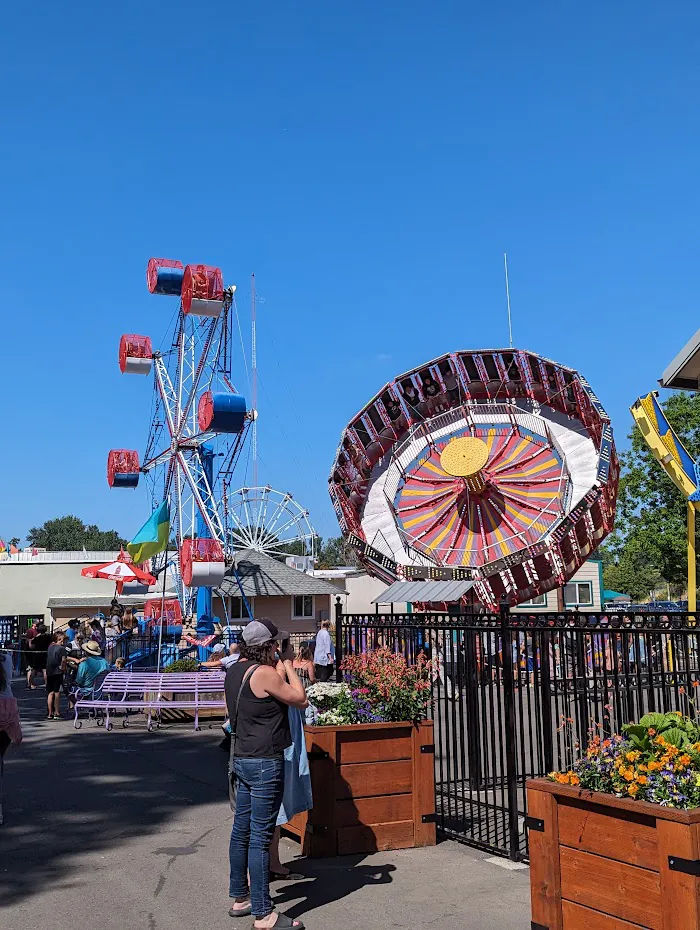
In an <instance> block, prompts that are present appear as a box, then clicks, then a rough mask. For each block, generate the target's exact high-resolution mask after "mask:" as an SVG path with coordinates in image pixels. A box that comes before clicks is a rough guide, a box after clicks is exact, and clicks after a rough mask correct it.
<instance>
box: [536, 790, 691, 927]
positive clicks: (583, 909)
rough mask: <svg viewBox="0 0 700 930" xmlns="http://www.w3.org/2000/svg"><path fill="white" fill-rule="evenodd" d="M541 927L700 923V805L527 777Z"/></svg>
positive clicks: (539, 923)
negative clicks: (684, 806)
mask: <svg viewBox="0 0 700 930" xmlns="http://www.w3.org/2000/svg"><path fill="white" fill-rule="evenodd" d="M527 806H528V820H527V825H528V827H529V840H530V887H531V893H532V930H545V928H547V930H579V928H581V930H584V928H585V930H640V928H649V930H693V928H700V808H695V809H692V810H676V809H674V808H669V807H662V806H661V805H659V804H650V803H648V802H646V801H634V800H632V799H627V798H617V797H615V796H614V795H609V794H599V793H597V792H592V791H588V790H585V789H581V788H575V787H571V786H568V785H559V784H555V783H553V782H550V781H546V780H544V779H537V780H534V781H530V782H528V783H527Z"/></svg>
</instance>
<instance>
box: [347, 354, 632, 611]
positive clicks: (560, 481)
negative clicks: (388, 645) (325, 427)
mask: <svg viewBox="0 0 700 930" xmlns="http://www.w3.org/2000/svg"><path fill="white" fill-rule="evenodd" d="M618 477H619V466H618V461H617V456H616V453H615V446H614V442H613V435H612V428H611V426H610V419H609V417H608V416H607V414H606V413H605V411H604V409H603V407H602V405H601V404H600V401H599V400H598V398H597V397H596V395H595V394H594V393H593V391H592V389H591V387H590V386H589V384H588V382H587V381H586V380H585V379H584V378H583V377H581V375H579V374H578V373H577V372H576V371H574V370H573V369H571V368H567V367H565V366H563V365H559V364H557V363H555V362H552V361H550V360H548V359H545V358H542V357H540V356H538V355H534V354H533V353H531V352H523V351H519V350H516V349H508V350H488V351H465V352H456V353H451V354H448V355H443V356H441V357H440V358H437V359H434V360H433V361H431V362H428V363H427V364H425V365H421V366H420V367H418V368H415V369H413V370H412V371H409V372H406V373H405V374H403V375H400V376H399V377H398V378H396V379H395V380H394V381H392V382H391V383H389V384H387V385H386V386H385V387H384V388H382V390H381V391H380V392H379V393H378V394H377V395H376V396H375V397H374V398H373V399H372V400H371V401H370V402H369V404H367V406H365V407H364V408H363V409H362V410H361V411H360V412H359V413H358V414H357V416H355V417H354V418H353V419H352V421H351V422H350V423H349V425H348V426H347V427H346V429H345V430H344V432H343V435H342V438H341V442H340V445H339V447H338V450H337V453H336V457H335V461H334V463H333V468H332V470H331V475H330V478H329V488H330V494H331V498H332V500H333V505H334V507H335V511H336V514H337V516H338V520H339V522H340V526H341V529H342V531H343V534H344V535H345V536H346V537H347V538H348V539H349V541H350V542H351V543H352V544H353V545H354V546H355V548H356V549H357V552H358V557H359V559H360V561H361V562H362V564H363V565H364V566H365V567H366V569H367V570H368V571H369V572H370V573H372V574H374V575H376V576H378V577H380V578H382V579H383V580H384V581H387V582H393V581H396V580H398V579H403V580H418V579H432V580H438V579H443V580H459V581H464V582H470V583H471V584H469V585H466V584H465V585H464V588H465V589H466V588H469V592H468V593H467V591H466V590H465V592H464V595H463V602H464V603H469V602H471V603H472V604H473V603H474V598H476V601H477V602H479V603H480V604H481V605H483V607H485V608H486V609H490V610H494V609H495V608H496V606H497V605H498V603H499V601H500V600H502V599H503V598H505V599H507V601H508V602H509V603H511V604H517V603H521V602H523V601H527V600H530V599H531V598H534V597H537V596H539V595H541V594H544V593H546V592H547V591H550V590H552V589H553V588H555V587H560V586H561V585H563V584H564V583H565V582H566V581H567V580H568V579H569V578H571V576H572V575H573V574H574V573H575V572H576V571H577V569H578V568H579V567H580V566H581V565H582V563H583V562H584V561H585V560H586V558H587V557H588V556H589V555H590V554H591V553H592V552H593V550H594V549H595V548H596V547H597V546H598V545H599V544H600V543H601V542H602V540H603V539H604V538H605V536H607V534H608V533H609V532H610V531H611V530H612V528H613V521H614V514H615V499H616V494H617V483H618Z"/></svg>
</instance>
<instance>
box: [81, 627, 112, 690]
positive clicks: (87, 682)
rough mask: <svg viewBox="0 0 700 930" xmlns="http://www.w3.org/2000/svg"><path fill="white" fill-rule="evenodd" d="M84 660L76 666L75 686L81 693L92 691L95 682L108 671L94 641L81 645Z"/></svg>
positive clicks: (107, 664)
mask: <svg viewBox="0 0 700 930" xmlns="http://www.w3.org/2000/svg"><path fill="white" fill-rule="evenodd" d="M83 655H84V656H85V658H84V659H83V660H82V661H81V663H80V665H79V666H78V674H77V675H76V676H75V684H76V685H77V687H78V688H79V689H80V690H81V691H92V689H93V687H94V685H95V680H96V679H97V677H98V676H99V675H101V674H102V673H103V672H107V671H109V662H108V661H107V660H106V659H105V658H103V657H102V650H101V649H100V647H99V644H98V643H96V642H95V641H94V640H92V639H91V640H89V641H88V642H87V643H84V644H83Z"/></svg>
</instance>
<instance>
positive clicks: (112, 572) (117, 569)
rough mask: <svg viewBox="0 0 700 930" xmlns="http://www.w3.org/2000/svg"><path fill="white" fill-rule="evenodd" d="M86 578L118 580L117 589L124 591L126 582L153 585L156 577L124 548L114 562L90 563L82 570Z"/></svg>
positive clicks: (120, 591)
mask: <svg viewBox="0 0 700 930" xmlns="http://www.w3.org/2000/svg"><path fill="white" fill-rule="evenodd" d="M80 574H81V575H83V576H84V577H85V578H105V579H106V580H107V581H116V583H117V591H118V592H119V594H121V593H122V589H123V587H124V585H125V584H133V583H136V584H145V585H152V584H155V583H156V579H155V578H154V577H153V575H151V574H150V573H149V572H145V571H144V570H143V569H141V568H139V567H138V566H137V565H134V563H133V562H132V561H131V558H130V557H129V556H128V555H127V554H126V552H124V550H122V551H121V552H120V553H119V555H118V556H117V558H116V559H115V560H114V561H113V562H104V563H103V564H102V565H88V567H87V568H83V569H82V570H81V572H80Z"/></svg>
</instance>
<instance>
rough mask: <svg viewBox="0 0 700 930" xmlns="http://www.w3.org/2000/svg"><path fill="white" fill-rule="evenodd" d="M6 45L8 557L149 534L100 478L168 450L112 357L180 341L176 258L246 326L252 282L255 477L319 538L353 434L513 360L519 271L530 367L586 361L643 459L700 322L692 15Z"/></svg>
mask: <svg viewBox="0 0 700 930" xmlns="http://www.w3.org/2000/svg"><path fill="white" fill-rule="evenodd" d="M3 32H4V40H5V41H4V43H3V45H4V53H3V72H4V74H3V88H4V90H3V95H2V123H3V130H4V131H3V132H2V134H0V170H1V171H2V177H3V182H4V183H3V185H2V187H3V195H2V218H3V222H2V223H1V224H0V249H1V250H2V255H3V267H4V276H3V277H4V286H3V293H2V314H3V318H4V319H3V339H2V356H1V358H2V379H3V383H4V387H5V390H4V404H3V420H4V423H5V430H4V443H3V450H2V455H0V488H1V489H2V490H1V492H0V535H2V536H4V537H5V538H7V537H9V536H13V535H17V536H24V534H25V532H26V531H27V529H28V528H29V527H30V526H32V525H34V524H38V523H41V522H43V521H44V520H45V519H47V518H50V517H53V516H58V515H60V514H63V513H69V512H72V513H76V514H78V515H79V516H81V517H82V518H83V519H84V520H86V521H88V522H97V523H99V524H100V525H102V526H104V527H105V528H111V527H115V528H116V529H118V530H119V531H120V532H122V533H123V534H124V535H126V536H131V535H132V534H133V533H135V532H136V530H137V529H138V528H139V526H140V525H141V523H142V522H143V521H144V519H145V517H146V515H147V513H148V509H149V508H148V503H147V500H146V496H145V492H141V491H137V492H117V491H110V490H109V488H108V486H107V482H106V478H105V467H106V466H105V463H106V455H107V451H108V449H109V448H111V447H126V448H130V447H133V448H139V449H141V450H143V448H144V445H145V439H146V434H147V425H148V424H147V419H148V415H149V407H150V397H151V394H150V386H149V385H148V384H147V383H146V382H145V381H142V380H141V379H138V378H127V377H124V376H121V375H120V373H119V369H118V366H117V345H118V340H119V336H120V335H121V333H123V332H139V333H146V334H151V335H153V336H154V337H155V340H156V341H157V342H160V340H161V338H162V335H163V333H164V331H165V328H166V327H167V325H168V323H169V321H170V318H171V315H172V310H173V307H172V305H171V302H170V301H168V300H166V299H165V298H160V299H157V298H155V297H151V296H150V295H149V294H148V292H147V290H146V287H145V279H144V273H145V266H146V262H147V260H148V258H149V257H150V256H151V255H163V256H172V257H177V258H181V259H182V260H184V261H195V262H197V261H204V262H208V263H211V264H218V265H220V266H221V267H222V268H223V269H224V274H225V279H226V281H227V283H230V282H235V283H237V284H238V288H239V298H240V303H241V304H242V305H245V304H246V301H247V295H248V292H249V285H248V278H249V274H250V272H251V271H255V273H256V281H257V287H258V291H259V293H260V295H262V296H263V297H264V298H265V301H264V303H263V304H261V306H260V312H259V344H260V348H259V364H260V375H261V382H262V390H261V398H260V404H259V407H260V442H261V466H260V477H261V479H263V480H265V481H268V482H269V483H271V484H272V485H274V486H277V487H280V488H282V489H289V490H291V491H292V492H293V493H294V494H295V496H296V497H297V498H298V499H299V500H300V501H302V502H303V503H304V504H305V505H306V506H307V507H308V508H309V509H310V510H311V515H312V519H313V521H314V523H315V525H316V527H317V529H318V530H319V531H320V532H321V533H322V534H323V535H324V536H327V535H336V534H337V524H336V522H335V518H334V515H333V511H332V508H331V507H330V504H329V501H328V498H327V490H326V478H327V474H328V471H329V468H330V464H331V461H332V458H333V453H334V450H335V446H336V444H337V441H338V438H339V436H340V433H341V430H342V428H343V426H344V425H345V424H346V422H347V421H348V419H349V418H350V417H351V416H352V415H353V413H354V412H355V411H356V410H357V409H359V408H360V407H361V406H362V405H363V404H364V403H365V402H366V401H367V400H368V399H369V398H370V397H371V396H372V395H373V394H374V393H375V392H376V391H377V390H378V389H379V388H380V387H381V386H382V385H383V384H384V383H385V382H386V381H387V380H390V379H391V378H392V377H393V376H394V375H395V374H397V373H399V372H401V371H404V370H406V369H407V368H410V367H412V366H414V365H416V364H418V363H420V362H422V361H424V360H427V359H429V358H432V357H434V356H436V355H438V354H440V353H442V352H446V351H450V350H456V349H467V348H480V347H489V346H499V345H505V344H507V337H508V332H507V323H506V316H505V309H504V303H505V301H504V292H503V272H502V253H503V252H504V250H507V252H508V255H509V266H510V277H511V298H512V304H513V326H514V339H515V343H516V345H518V346H522V347H523V348H528V349H532V350H534V351H537V352H539V353H541V354H543V355H547V356H549V357H551V358H554V359H556V360H558V361H560V362H562V363H564V364H567V365H571V366H573V367H576V368H578V369H579V370H580V371H581V372H582V373H583V374H584V375H585V376H586V377H587V378H588V379H589V381H590V382H591V384H592V385H593V387H594V389H595V390H596V391H597V392H598V394H599V396H600V397H601V399H602V401H603V403H604V404H605V406H606V407H607V409H608V411H609V413H610V414H611V416H612V419H613V425H614V427H615V432H616V438H617V441H618V443H619V444H621V445H624V444H625V436H626V434H627V432H628V431H629V428H630V424H631V418H630V415H629V412H628V407H629V405H630V403H631V402H632V401H634V399H635V398H636V397H637V396H638V395H639V394H640V393H642V392H646V391H648V390H650V389H653V388H654V387H655V385H656V379H657V378H658V377H659V375H660V373H661V371H662V370H663V368H664V367H665V365H666V364H667V363H668V361H669V360H670V359H671V357H672V356H673V355H674V354H675V352H676V351H677V349H678V348H679V347H680V346H681V345H682V344H683V343H685V341H686V340H687V339H688V338H689V337H690V336H691V335H692V333H693V332H694V331H695V330H696V329H697V328H698V326H699V325H700V318H699V315H698V313H697V296H696V295H697V283H696V278H697V255H698V245H699V243H698V221H697V217H698V215H700V209H699V208H700V203H699V196H698V184H697V166H698V164H699V163H700V157H699V156H700V152H699V151H698V150H699V148H700V129H699V126H698V117H697V99H698V90H699V86H698V85H699V83H700V81H699V73H698V68H699V66H698V61H699V60H700V58H699V56H698V38H697V36H698V34H700V8H698V6H697V4H693V3H690V2H679V3H676V4H673V5H672V6H671V7H667V8H666V9H664V8H663V7H661V6H660V5H658V4H644V3H641V4H640V3H631V2H628V0H617V2H615V3H614V4H609V3H601V2H593V3H589V4H574V3H572V2H569V0H558V2H538V3H529V4H525V3H521V2H515V0H511V2H504V0H500V2H494V3H491V4H476V3H469V2H467V3H465V2H463V0H462V2H457V0H441V2H439V3H432V4H428V3H426V2H421V3H419V2H414V0H401V2H398V0H381V2H379V3H378V2H376V0H373V2H370V0H355V2H353V3H348V2H344V0H337V2H332V3H329V2H327V0H304V2H300V0H282V2H270V0H257V2H255V3H253V2H237V3H225V2H207V0H200V2H198V3H196V4H193V3H187V4H186V3H183V2H179V0H168V2H163V3H156V2H153V3H149V2H147V0H142V2H138V3H137V2H133V0H127V2H122V3H119V4H117V5H115V4H95V3H93V2H90V3H88V2H82V0H78V2H72V3H68V4H55V3H49V2H44V0H42V2H31V0H28V2H27V3H26V4H23V5H19V4H15V5H13V7H12V9H8V10H7V11H5V13H4V14H3ZM239 371H240V373H241V374H240V377H239V378H238V384H239V386H245V384H244V382H245V379H244V376H243V366H242V364H240V359H239ZM115 410H117V411H120V415H118V416H117V417H111V416H110V411H115Z"/></svg>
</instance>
